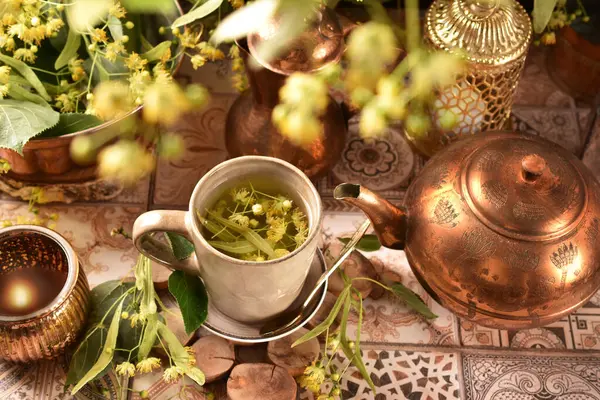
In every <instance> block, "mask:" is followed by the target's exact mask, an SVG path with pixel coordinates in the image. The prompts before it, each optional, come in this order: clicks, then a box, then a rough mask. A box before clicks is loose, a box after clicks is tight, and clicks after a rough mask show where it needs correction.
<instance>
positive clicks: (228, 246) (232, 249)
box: [208, 240, 256, 254]
mask: <svg viewBox="0 0 600 400" xmlns="http://www.w3.org/2000/svg"><path fill="white" fill-rule="evenodd" d="M208 243H209V244H210V245H211V246H212V247H214V248H215V249H219V250H223V251H226V252H228V253H232V254H246V253H252V252H255V251H256V246H254V245H253V244H252V243H250V242H249V241H247V240H239V241H237V242H221V241H217V240H209V241H208Z"/></svg>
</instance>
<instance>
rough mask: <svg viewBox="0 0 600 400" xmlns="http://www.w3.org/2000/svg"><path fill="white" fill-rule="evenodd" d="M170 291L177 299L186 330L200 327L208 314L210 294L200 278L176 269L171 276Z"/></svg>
mask: <svg viewBox="0 0 600 400" xmlns="http://www.w3.org/2000/svg"><path fill="white" fill-rule="evenodd" d="M169 291H170V292H171V294H172V295H173V296H175V298H176V299H177V304H178V305H179V308H180V309H181V315H182V316H183V324H184V326H185V331H186V332H187V333H188V334H190V333H192V332H194V331H195V330H196V329H198V328H200V326H201V325H202V324H203V323H204V321H205V320H206V316H207V315H208V294H207V293H206V288H205V287H204V284H203V283H202V281H201V280H200V278H198V277H197V276H193V275H188V274H186V273H184V272H182V271H175V272H173V273H172V274H171V276H170V277H169Z"/></svg>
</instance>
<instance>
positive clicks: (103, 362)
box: [71, 299, 125, 395]
mask: <svg viewBox="0 0 600 400" xmlns="http://www.w3.org/2000/svg"><path fill="white" fill-rule="evenodd" d="M124 301H125V299H123V300H121V303H120V304H119V305H118V306H117V310H116V311H115V313H114V315H113V318H112V321H111V323H110V327H109V328H108V332H107V333H106V342H105V343H104V346H103V347H102V352H101V353H100V357H98V360H97V361H96V363H95V364H94V365H93V366H92V368H91V369H90V370H89V371H87V373H86V374H85V375H84V376H83V378H81V380H80V381H79V382H78V383H77V384H76V385H75V387H74V388H73V390H71V394H72V395H74V394H75V393H77V392H78V391H79V390H81V388H82V387H83V386H84V385H85V384H87V383H88V382H90V381H92V380H93V379H94V378H95V377H96V376H97V375H98V374H99V373H101V372H102V371H104V369H105V368H106V367H107V366H108V365H109V364H110V362H111V361H112V359H113V357H114V355H115V348H116V346H117V337H118V334H119V322H120V321H121V311H122V310H123V302H124Z"/></svg>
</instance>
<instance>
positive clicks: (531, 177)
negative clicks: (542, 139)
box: [521, 154, 546, 182]
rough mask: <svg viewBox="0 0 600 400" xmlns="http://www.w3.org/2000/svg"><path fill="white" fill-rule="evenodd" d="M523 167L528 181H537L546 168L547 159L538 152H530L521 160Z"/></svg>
mask: <svg viewBox="0 0 600 400" xmlns="http://www.w3.org/2000/svg"><path fill="white" fill-rule="evenodd" d="M521 167H522V168H523V179H525V180H526V181H527V182H534V181H536V180H537V179H538V178H539V177H540V176H542V174H543V173H544V170H545V169H546V160H544V159H543V158H542V157H540V156H538V155H537V154H529V155H527V156H525V157H523V159H522V160H521Z"/></svg>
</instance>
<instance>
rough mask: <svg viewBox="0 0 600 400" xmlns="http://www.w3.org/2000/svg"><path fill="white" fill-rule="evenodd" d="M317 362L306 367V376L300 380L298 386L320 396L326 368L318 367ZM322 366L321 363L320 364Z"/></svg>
mask: <svg viewBox="0 0 600 400" xmlns="http://www.w3.org/2000/svg"><path fill="white" fill-rule="evenodd" d="M316 363H318V361H317V362H313V363H312V364H311V365H309V366H308V367H306V369H305V370H304V374H303V375H302V376H300V377H299V378H298V384H299V385H300V386H301V387H303V388H305V389H308V390H310V391H311V392H313V393H315V394H318V393H320V391H321V385H322V384H323V382H325V375H326V374H325V368H323V367H322V366H320V365H318V366H317V364H316ZM319 364H320V363H319Z"/></svg>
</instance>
